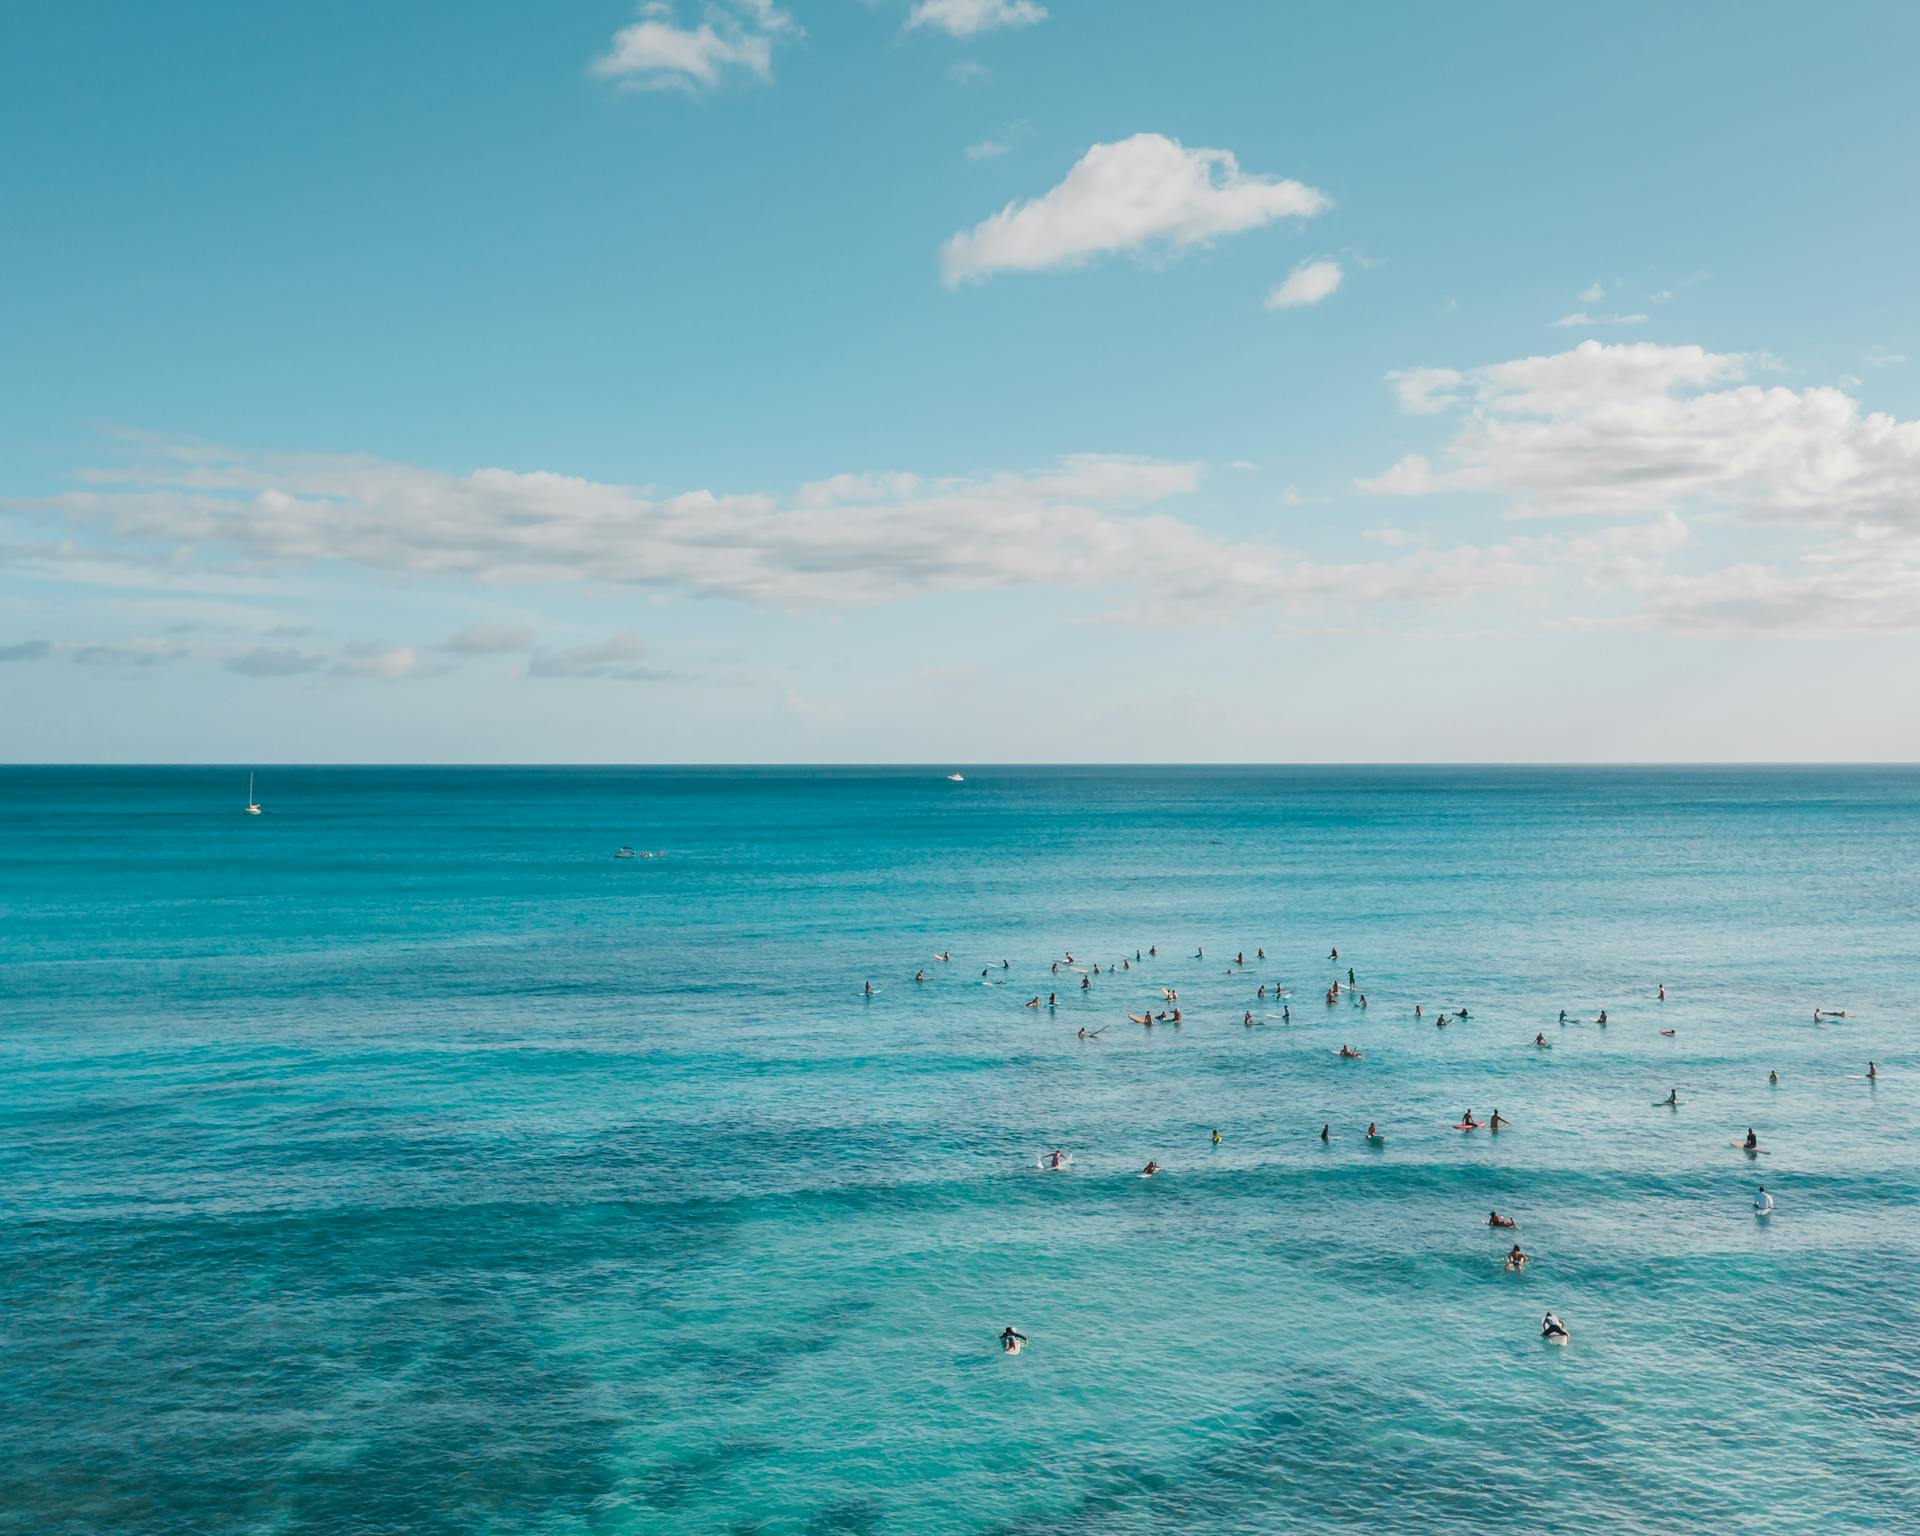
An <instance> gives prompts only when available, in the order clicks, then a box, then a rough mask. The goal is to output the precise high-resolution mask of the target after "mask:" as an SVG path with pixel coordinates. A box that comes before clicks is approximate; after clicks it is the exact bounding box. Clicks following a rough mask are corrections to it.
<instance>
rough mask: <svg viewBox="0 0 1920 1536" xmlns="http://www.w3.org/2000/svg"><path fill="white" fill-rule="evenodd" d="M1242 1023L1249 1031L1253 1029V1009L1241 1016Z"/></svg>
mask: <svg viewBox="0 0 1920 1536" xmlns="http://www.w3.org/2000/svg"><path fill="white" fill-rule="evenodd" d="M1240 1022H1241V1023H1242V1024H1244V1025H1246V1026H1247V1028H1248V1029H1252V1028H1253V1010H1252V1009H1251V1008H1249V1009H1248V1010H1247V1011H1246V1012H1245V1013H1244V1014H1243V1015H1241V1018H1240Z"/></svg>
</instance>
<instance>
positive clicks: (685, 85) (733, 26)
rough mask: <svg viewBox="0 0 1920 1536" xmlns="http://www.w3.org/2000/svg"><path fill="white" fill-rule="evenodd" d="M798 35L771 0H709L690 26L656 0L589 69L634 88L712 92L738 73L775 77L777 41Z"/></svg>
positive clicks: (760, 78)
mask: <svg viewBox="0 0 1920 1536" xmlns="http://www.w3.org/2000/svg"><path fill="white" fill-rule="evenodd" d="M800 35H801V33H800V29H799V27H798V26H796V25H795V24H794V21H793V18H792V17H791V16H789V15H788V14H787V13H786V12H784V11H782V10H780V9H779V8H778V7H777V6H775V5H774V4H772V3H771V0H710V3H708V4H707V5H706V6H705V7H704V9H703V10H702V13H701V19H700V20H699V22H698V23H697V24H692V25H684V24H682V23H681V22H680V21H679V20H678V19H677V17H676V13H675V10H674V7H673V6H672V5H670V4H666V3H664V0H655V3H650V4H647V5H643V6H642V7H641V8H640V20H638V21H636V22H634V23H633V24H632V25H630V26H626V27H622V28H621V29H620V30H619V31H618V32H616V33H615V34H614V36H613V41H612V43H611V44H610V45H609V47H608V49H607V51H606V52H605V53H603V54H601V55H600V56H599V57H598V58H596V59H595V60H594V61H593V63H592V65H591V68H592V71H593V73H594V74H596V75H599V76H601V77H602V78H604V79H610V80H615V81H618V82H619V84H620V85H621V86H623V87H625V88H627V89H631V90H653V91H657V90H683V91H702V90H709V89H712V88H713V87H715V86H717V85H719V84H721V83H722V82H723V81H724V80H726V79H727V78H728V77H730V76H734V75H745V76H748V77H750V78H752V79H755V80H759V81H763V82H764V81H768V80H771V79H772V78H773V47H774V43H775V42H776V41H777V40H778V39H781V38H784V37H797V36H800Z"/></svg>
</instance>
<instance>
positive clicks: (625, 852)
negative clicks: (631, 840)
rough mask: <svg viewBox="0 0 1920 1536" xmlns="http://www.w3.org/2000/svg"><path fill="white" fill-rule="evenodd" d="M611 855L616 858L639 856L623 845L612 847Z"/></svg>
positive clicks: (634, 857) (635, 857)
mask: <svg viewBox="0 0 1920 1536" xmlns="http://www.w3.org/2000/svg"><path fill="white" fill-rule="evenodd" d="M613 856H614V857H615V858H616V859H637V858H639V857H640V855H639V854H637V853H635V852H634V851H633V850H632V849H631V848H627V847H624V846H623V847H619V848H616V849H614V850H613Z"/></svg>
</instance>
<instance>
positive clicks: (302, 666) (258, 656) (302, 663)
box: [226, 645, 326, 677]
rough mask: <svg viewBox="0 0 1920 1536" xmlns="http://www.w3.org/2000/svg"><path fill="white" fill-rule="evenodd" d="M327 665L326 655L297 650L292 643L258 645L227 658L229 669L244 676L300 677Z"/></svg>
mask: <svg viewBox="0 0 1920 1536" xmlns="http://www.w3.org/2000/svg"><path fill="white" fill-rule="evenodd" d="M325 665H326V657H324V656H316V655H315V654H314V653H313V652H311V651H299V650H295V649H294V648H293V647H292V646H290V645H275V646H268V645H256V646H255V647H254V648H253V649H252V650H250V651H243V652H241V654H240V655H238V656H230V657H228V658H227V663H226V666H227V670H228V671H229V672H238V673H240V674H241V675H242V676H243V677H298V676H299V675H300V674H301V673H303V672H317V671H319V670H320V668H321V667H323V666H325Z"/></svg>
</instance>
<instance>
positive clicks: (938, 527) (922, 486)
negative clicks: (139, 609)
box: [37, 450, 1514, 677]
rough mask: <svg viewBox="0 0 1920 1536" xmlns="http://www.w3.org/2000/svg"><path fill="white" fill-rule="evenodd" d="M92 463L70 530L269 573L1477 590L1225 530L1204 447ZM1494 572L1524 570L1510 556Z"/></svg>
mask: <svg viewBox="0 0 1920 1536" xmlns="http://www.w3.org/2000/svg"><path fill="white" fill-rule="evenodd" d="M88 478H89V479H90V480H91V481H92V482H93V483H92V484H91V486H90V487H89V488H87V489H84V490H79V491H75V492H73V493H71V494H69V495H66V496H62V497H57V498H54V499H52V500H50V501H47V502H42V503H38V504H37V507H38V509H39V510H40V511H41V512H42V513H48V512H50V513H52V514H54V515H56V516H58V517H60V518H62V519H63V520H64V521H65V523H66V524H67V525H68V527H69V529H70V530H71V532H72V533H73V535H75V538H74V539H72V540H69V542H70V543H74V544H75V547H77V548H80V547H84V548H85V549H86V550H87V551H88V552H89V553H90V555H91V556H92V557H94V558H100V557H102V556H105V555H108V554H110V555H111V556H112V557H113V558H114V559H116V560H119V561H122V562H124V563H126V564H128V565H135V564H137V562H138V561H140V560H154V561H159V562H163V563H164V567H165V569H166V570H167V571H169V572H177V571H178V569H179V568H180V567H181V566H182V565H183V564H184V565H185V566H186V567H187V568H190V569H196V570H229V569H239V570H243V571H246V572H248V573H250V574H252V575H254V576H256V577H258V578H259V579H260V580H262V581H263V582H265V583H267V584H268V585H275V584H276V583H281V582H284V581H285V579H286V575H285V573H286V572H287V571H288V570H290V569H294V568H301V567H319V566H331V565H349V566H358V567H361V568H363V569H370V570H375V571H379V572H381V573H384V574H387V575H392V576H411V577H419V578H427V579H433V580H436V581H438V580H449V579H458V578H465V579H467V580H476V581H484V582H489V583H500V584H505V583H513V582H537V583H541V584H551V583H553V582H556V581H574V582H595V583H607V584H628V585H634V586H640V587H645V588H648V589H652V590H655V591H659V592H663V593H666V594H668V595H689V596H710V597H721V598H728V599H732V600H736V601H739V602H743V603H749V604H754V605H757V606H762V607H769V608H776V609H786V610H798V609H808V608H823V607H857V606H869V605H874V604H881V603H890V602H900V601H907V600H911V599H913V598H916V597H920V596H924V595H926V594H929V593H966V592H989V591H993V592H1020V591H1033V590H1047V591H1053V592H1062V593H1084V594H1086V595H1088V597H1089V598H1091V599H1094V600H1095V602H1096V604H1097V603H1098V602H1100V601H1105V602H1107V603H1110V604H1120V603H1124V602H1126V601H1130V600H1134V599H1138V600H1141V601H1143V602H1146V603H1148V604H1149V605H1150V606H1151V608H1152V611H1153V612H1154V615H1155V622H1156V623H1161V624H1168V625H1173V624H1179V623H1183V622H1187V623H1191V622H1198V621H1201V620H1203V619H1204V620H1208V621H1218V620H1220V619H1222V618H1225V617H1230V616H1231V615H1233V614H1236V613H1244V612H1247V611H1249V610H1253V609H1257V608H1260V607H1262V606H1267V605H1272V604H1276V603H1282V602H1285V603H1291V604H1298V603H1303V602H1308V601H1313V600H1317V598H1318V597H1319V596H1320V595H1323V594H1325V593H1329V592H1333V591H1342V592H1345V591H1347V590H1350V589H1351V590H1362V589H1366V590H1385V589H1389V588H1390V589H1391V590H1394V591H1396V592H1398V593H1399V594H1400V595H1401V596H1403V597H1404V598H1406V599H1407V600H1410V601H1423V600H1428V599H1431V600H1433V601H1446V600H1448V599H1450V598H1454V597H1458V596H1460V595H1461V594H1462V592H1463V591H1464V590H1466V589H1465V588H1463V587H1461V586H1460V585H1458V584H1457V573H1456V574H1453V575H1450V574H1449V573H1448V572H1447V571H1446V570H1442V569H1435V570H1430V571H1427V572H1425V573H1424V574H1423V578H1422V580H1423V582H1424V583H1425V584H1424V585H1421V584H1417V583H1416V584H1413V585H1410V586H1407V587H1401V586H1399V585H1397V584H1396V578H1395V577H1394V575H1393V573H1389V572H1384V571H1380V570H1376V569H1374V568H1373V567H1371V566H1367V565H1362V566H1360V567H1353V568H1349V567H1340V566H1335V567H1322V566H1317V565H1315V564H1313V563H1311V562H1309V561H1306V560H1304V559H1303V558H1301V557H1300V556H1299V555H1298V554H1297V553H1295V552H1293V551H1290V550H1287V549H1283V548H1281V547H1278V546H1276V545H1274V544H1270V543H1267V542H1264V541H1249V540H1233V539H1228V538H1224V537H1221V536H1219V535H1217V534H1214V533H1211V532H1209V531H1207V530H1205V529H1203V528H1200V527H1198V526H1196V525H1195V524H1193V523H1191V522H1187V521H1184V520H1182V519H1180V518H1178V517H1176V516H1173V515H1171V514H1170V513H1169V512H1167V511H1166V510H1164V504H1166V503H1168V502H1170V501H1174V500H1177V499H1180V498H1184V497H1188V496H1191V495H1193V494H1194V492H1195V491H1196V490H1197V488H1198V486H1199V483H1200V469H1199V466H1197V465H1195V464H1189V463H1178V462H1170V461H1166V460H1160V459H1147V458H1137V457H1126V456H1120V455H1092V454H1089V455H1078V456H1073V457H1068V458H1065V459H1062V460H1060V461H1058V462H1057V463H1056V464H1054V465H1052V466H1051V467H1048V468H1043V469H1040V470H1035V471H1028V472H996V473H984V474H979V475H974V476H970V477H927V476H918V475H912V474H898V473H891V474H849V475H839V476H834V477H832V478H830V479H827V480H823V481H817V482H813V483H811V484H809V485H806V486H804V487H802V488H800V489H799V490H798V491H797V492H795V493H793V494H792V495H790V496H784V497H783V496H774V495H769V494H764V493H747V494H739V495H717V494H714V493H712V492H708V491H693V492H687V493H684V494H681V495H673V496H663V495H660V494H659V493H657V492H654V491H652V490H650V489H643V488H639V487H635V486H628V485H611V484H602V483H596V482H592V481H587V480H581V479H576V478H573V477H570V476H565V475H557V474H551V473H544V472H532V473H517V472H514V471H509V470H503V469H487V470H480V471H477V472H475V473H473V474H469V475H448V474H443V473H440V472H437V471H433V470H426V469H419V468H415V467H411V466H407V465H399V464H389V463H381V462H378V461H374V460H368V459H364V458H353V457H339V458H334V457H320V456H307V457H289V458H252V457H247V456H244V455H231V454H229V455H224V456H223V455H220V454H218V453H208V454H203V455H200V456H196V457H194V458H191V459H183V458H180V457H177V456H173V455H170V454H168V453H166V452H165V451H164V450H163V451H160V452H159V453H158V454H157V455H156V457H155V459H154V461H153V462H152V463H151V464H148V465H143V466H137V467H134V468H131V469H116V470H103V471H95V472H93V473H92V474H91V475H90V476H89V477H88ZM1429 558H1432V559H1438V558H1439V556H1437V555H1436V556H1432V557H1429ZM1458 559H1459V561H1460V562H1461V563H1460V564H1459V566H1458V567H1457V572H1465V573H1468V574H1469V575H1470V576H1471V579H1472V581H1473V582H1475V583H1478V582H1480V581H1482V580H1484V579H1485V576H1484V570H1483V566H1482V564H1481V563H1479V562H1478V561H1477V557H1474V556H1459V557H1458ZM1500 579H1502V580H1510V579H1514V577H1513V571H1512V568H1511V565H1510V563H1509V564H1502V565H1500ZM456 638H460V637H456ZM512 638H514V639H516V640H517V639H519V638H521V637H520V636H519V635H518V634H515V635H514V636H513V637H512ZM481 641H485V642H486V643H489V644H493V643H504V642H503V640H502V638H501V637H500V636H499V635H497V634H486V635H475V634H471V633H469V634H467V635H466V638H465V642H464V643H466V644H469V645H471V644H475V643H480V642H481ZM636 646H637V642H633V641H632V640H631V637H617V642H604V643H602V645H600V646H598V647H579V648H575V649H573V650H569V651H548V650H541V651H535V652H534V653H533V654H532V656H531V657H530V659H529V665H528V671H529V673H530V674H532V675H536V676H542V677H558V676H585V675H608V676H612V675H621V674H622V673H623V672H631V673H633V675H636V676H640V675H655V674H652V673H650V672H649V671H648V669H647V668H646V667H645V662H644V657H642V656H641V655H640V653H639V652H638V650H637V649H635V647H636ZM409 657H410V658H411V659H407V658H409ZM329 659H331V658H329ZM340 662H341V666H340V671H341V672H343V673H351V674H354V675H367V676H380V677H390V676H402V675H412V674H414V673H417V672H418V671H419V670H420V667H419V659H418V658H417V657H413V656H412V653H411V652H408V653H405V654H404V655H402V654H399V653H394V652H391V651H388V650H387V648H385V647H362V648H360V649H358V650H355V651H353V652H351V653H348V654H343V655H342V656H341V658H340Z"/></svg>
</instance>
